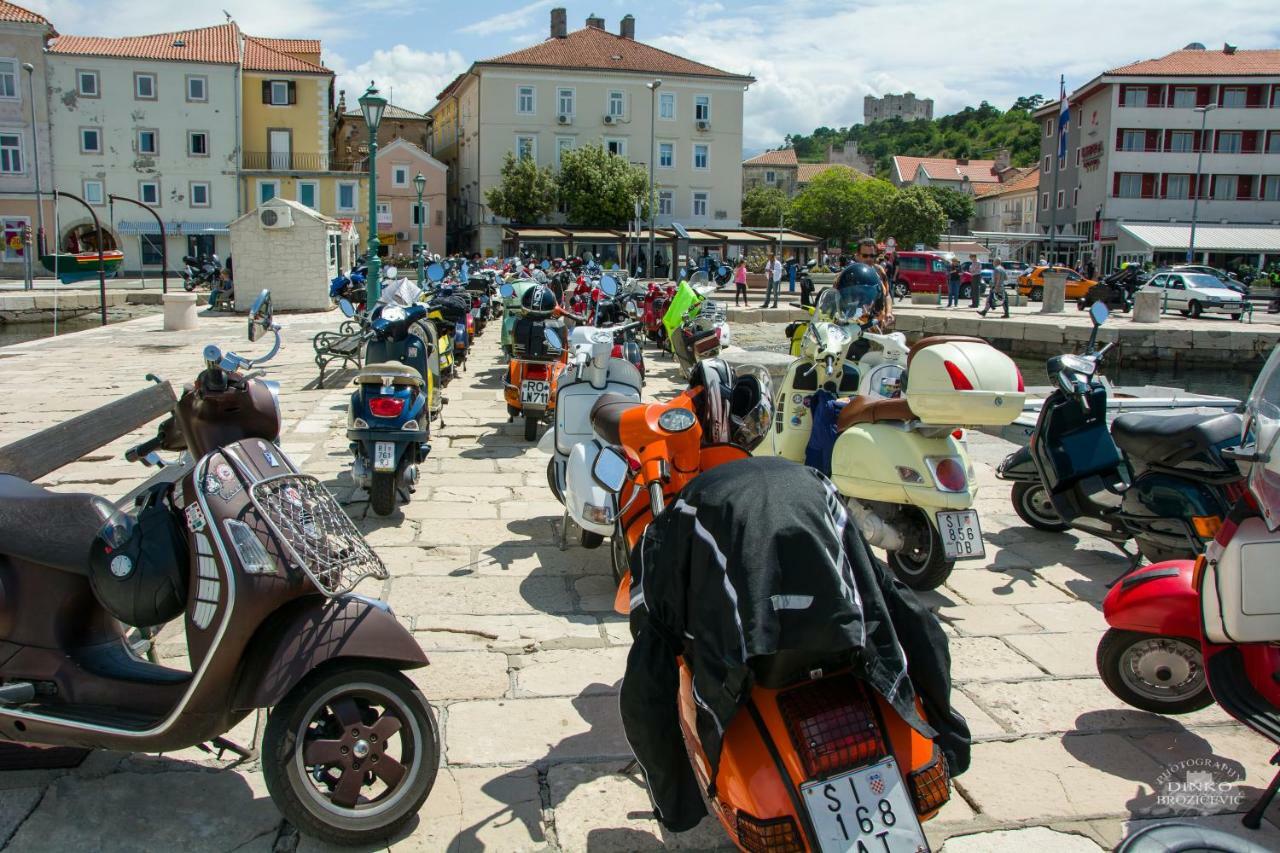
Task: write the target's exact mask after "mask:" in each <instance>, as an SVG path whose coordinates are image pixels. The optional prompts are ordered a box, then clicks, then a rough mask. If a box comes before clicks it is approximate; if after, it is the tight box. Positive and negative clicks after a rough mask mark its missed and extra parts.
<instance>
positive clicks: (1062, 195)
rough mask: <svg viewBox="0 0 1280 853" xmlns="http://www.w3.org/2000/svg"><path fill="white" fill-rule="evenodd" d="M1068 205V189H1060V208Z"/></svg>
mask: <svg viewBox="0 0 1280 853" xmlns="http://www.w3.org/2000/svg"><path fill="white" fill-rule="evenodd" d="M1066 206H1067V191H1066V190H1058V210H1062V208H1064V207H1066Z"/></svg>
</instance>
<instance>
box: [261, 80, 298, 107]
mask: <svg viewBox="0 0 1280 853" xmlns="http://www.w3.org/2000/svg"><path fill="white" fill-rule="evenodd" d="M263 86H264V88H266V90H267V91H266V92H265V93H264V94H265V95H266V96H267V97H266V101H267V103H268V104H271V105H272V106H274V107H287V106H289V104H291V103H293V102H294V99H295V97H296V95H295V91H296V89H295V88H294V85H293V83H292V82H290V81H288V80H268V81H266V83H264V84H263Z"/></svg>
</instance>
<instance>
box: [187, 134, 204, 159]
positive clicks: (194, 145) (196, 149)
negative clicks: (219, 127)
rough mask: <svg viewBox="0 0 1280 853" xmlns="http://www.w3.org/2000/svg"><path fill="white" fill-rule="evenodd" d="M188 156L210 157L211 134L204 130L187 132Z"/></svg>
mask: <svg viewBox="0 0 1280 853" xmlns="http://www.w3.org/2000/svg"><path fill="white" fill-rule="evenodd" d="M187 154H188V155H189V156H191V157H208V156H209V134H208V133H206V132H205V131H203V130H189V131H187Z"/></svg>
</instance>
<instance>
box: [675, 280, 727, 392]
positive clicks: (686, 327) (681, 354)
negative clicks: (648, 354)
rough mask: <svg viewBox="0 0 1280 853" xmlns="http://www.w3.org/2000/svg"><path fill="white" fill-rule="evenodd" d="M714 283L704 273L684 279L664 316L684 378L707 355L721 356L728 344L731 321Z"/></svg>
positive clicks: (706, 357) (711, 356) (712, 356)
mask: <svg viewBox="0 0 1280 853" xmlns="http://www.w3.org/2000/svg"><path fill="white" fill-rule="evenodd" d="M714 292H715V287H714V285H711V284H709V283H708V282H707V280H706V277H705V276H704V275H702V274H701V273H698V274H696V275H694V277H693V279H692V281H689V282H681V283H680V286H679V287H678V288H676V293H675V296H674V297H672V299H671V304H670V305H669V306H668V307H667V311H666V313H665V314H664V315H663V317H662V325H663V327H664V328H665V330H666V333H667V343H668V345H669V346H670V348H671V353H672V355H674V356H675V359H676V362H677V363H678V364H679V365H680V370H681V372H682V373H683V374H684V376H685V377H688V376H690V375H692V372H693V368H694V366H695V365H696V364H697V363H698V362H700V361H703V360H705V359H708V358H718V357H719V356H720V349H721V347H724V346H728V345H729V320H728V318H727V316H726V315H725V313H724V310H723V309H722V308H720V306H719V305H718V304H717V303H716V302H715V301H714V300H712V299H710V298H709V296H710V294H711V293H714Z"/></svg>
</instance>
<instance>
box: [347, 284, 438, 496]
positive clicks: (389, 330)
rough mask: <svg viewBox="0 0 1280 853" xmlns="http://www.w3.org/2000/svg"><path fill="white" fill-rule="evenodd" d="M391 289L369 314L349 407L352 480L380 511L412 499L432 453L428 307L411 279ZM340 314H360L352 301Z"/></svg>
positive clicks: (389, 288) (432, 390)
mask: <svg viewBox="0 0 1280 853" xmlns="http://www.w3.org/2000/svg"><path fill="white" fill-rule="evenodd" d="M388 273H389V275H388V278H389V279H390V280H389V281H388V283H387V284H388V287H387V289H386V290H384V291H383V296H382V298H380V299H379V300H378V303H377V305H375V306H374V308H373V310H372V311H371V312H370V314H369V319H368V328H367V330H366V332H365V340H366V343H365V356H364V367H363V368H361V370H360V372H359V373H357V374H356V377H355V380H354V382H355V385H356V390H355V391H354V392H352V394H351V402H350V404H349V405H348V408H347V438H348V439H350V441H351V445H350V449H351V454H352V457H353V461H352V468H351V478H352V479H353V480H354V481H355V482H356V484H357V485H359V486H362V487H364V488H365V489H366V490H368V492H369V505H370V506H371V507H372V508H373V511H374V512H375V513H377V514H378V515H390V514H391V513H392V512H394V511H395V508H396V498H397V496H400V497H403V498H404V500H405V501H406V502H407V501H408V500H409V496H410V495H411V494H412V493H413V491H414V489H415V488H416V486H417V482H418V465H419V464H420V463H421V462H423V461H424V460H426V458H427V454H428V453H430V452H431V445H430V444H428V443H427V442H428V439H429V438H430V431H431V410H430V407H429V403H430V401H431V399H432V394H433V392H435V391H436V389H434V388H433V387H432V385H433V383H434V382H435V376H434V375H433V371H432V370H431V366H430V358H431V354H432V345H431V343H430V340H431V338H430V331H429V330H428V328H427V326H426V325H425V321H426V317H427V310H428V309H427V306H426V305H424V304H422V303H420V302H418V301H417V297H418V288H417V287H416V286H414V285H413V284H410V283H409V282H408V281H401V282H400V283H399V284H396V283H394V277H395V269H394V268H390V269H389V270H388ZM339 304H340V305H341V308H342V312H343V313H344V314H346V315H347V316H349V317H351V316H355V308H354V307H353V306H352V305H351V303H350V302H348V301H347V300H345V299H344V300H342V302H341V303H339Z"/></svg>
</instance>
